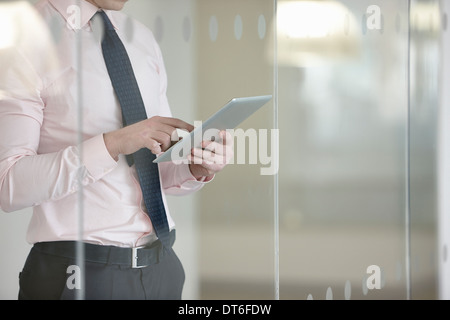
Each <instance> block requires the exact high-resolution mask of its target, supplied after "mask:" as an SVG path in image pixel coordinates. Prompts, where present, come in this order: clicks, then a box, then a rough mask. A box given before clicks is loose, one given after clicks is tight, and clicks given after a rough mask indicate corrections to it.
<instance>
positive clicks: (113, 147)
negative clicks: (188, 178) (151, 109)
mask: <svg viewBox="0 0 450 320" xmlns="http://www.w3.org/2000/svg"><path fill="white" fill-rule="evenodd" d="M176 129H182V130H187V131H189V132H191V131H192V130H193V129H194V127H193V126H192V125H190V124H189V123H186V122H184V121H183V120H180V119H176V118H168V117H160V116H155V117H152V118H149V119H146V120H143V121H140V122H137V123H135V124H132V125H129V126H126V127H124V128H122V129H119V130H116V131H111V132H108V133H105V134H104V135H103V138H104V140H105V145H106V148H107V149H108V151H109V153H110V155H111V157H113V158H114V159H115V160H116V161H117V160H118V159H119V158H118V157H119V154H123V155H127V154H132V153H134V152H136V151H138V150H140V149H142V148H147V149H150V151H151V152H152V153H153V154H159V153H161V152H164V151H166V150H167V149H168V148H169V147H170V146H171V144H172V136H173V134H174V131H175V130H176Z"/></svg>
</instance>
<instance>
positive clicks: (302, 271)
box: [0, 0, 450, 300]
mask: <svg viewBox="0 0 450 320" xmlns="http://www.w3.org/2000/svg"><path fill="white" fill-rule="evenodd" d="M34 2H36V1H1V2H0V15H2V14H3V15H5V16H6V15H8V13H9V11H8V10H12V9H11V8H12V6H13V5H17V4H19V3H20V4H21V5H24V8H27V10H31V11H32V10H33V9H32V6H31V5H32V4H33V3H34ZM124 11H125V12H126V13H128V14H129V15H130V16H131V17H133V18H135V19H137V20H139V21H141V22H142V23H144V24H145V25H147V26H148V27H149V28H150V29H151V30H152V31H153V33H154V34H155V37H156V39H157V41H158V43H159V45H160V46H161V50H162V52H163V55H164V59H165V63H166V68H167V73H168V79H169V87H168V98H169V102H170V105H171V108H172V111H173V114H174V115H175V116H176V117H178V118H182V119H185V120H186V121H189V122H191V123H193V122H194V121H200V120H204V119H206V118H207V117H208V116H209V115H211V114H212V113H214V112H215V111H216V110H217V109H218V108H219V107H220V106H222V105H224V104H225V103H226V102H227V101H228V100H230V99H231V98H233V97H238V96H254V95H266V94H271V95H273V99H272V101H271V102H270V103H269V104H267V105H266V106H264V107H263V108H262V109H260V110H259V111H258V112H257V113H255V114H254V115H253V116H252V117H251V118H249V119H248V120H246V121H245V122H244V123H242V124H241V125H240V128H242V129H243V130H246V131H245V132H247V133H249V134H248V137H247V139H246V140H245V141H246V143H247V149H248V150H250V151H249V152H248V154H246V155H245V159H246V161H245V163H243V164H238V163H234V164H232V165H229V166H228V167H227V168H226V169H225V170H224V171H223V172H222V173H220V174H219V175H217V176H216V177H215V179H214V181H213V182H211V183H210V184H208V185H207V186H205V188H203V189H202V190H201V191H200V192H198V193H197V194H195V195H191V196H187V197H180V198H177V197H170V198H169V205H170V208H171V213H172V215H173V217H174V219H175V222H176V224H177V242H176V244H175V250H176V251H177V253H178V254H179V256H180V259H181V261H182V262H183V264H184V267H185V270H186V285H185V290H184V293H183V298H184V299H292V300H294V299H295V300H303V299H317V300H321V299H337V300H339V299H448V298H449V297H450V295H449V293H448V291H449V289H447V288H448V287H449V282H448V278H449V276H448V272H447V271H445V270H446V268H445V266H446V263H447V253H446V250H447V249H446V248H447V246H446V243H447V242H448V240H449V239H448V236H447V235H446V234H445V231H446V230H445V226H448V223H449V221H448V220H449V218H448V217H449V211H448V204H447V202H446V197H442V195H443V194H444V195H445V190H448V189H446V188H447V187H448V186H447V182H446V181H447V180H445V179H444V178H446V174H447V169H446V168H447V166H446V165H445V163H446V161H445V160H447V158H446V157H447V153H446V150H447V147H446V143H445V142H446V141H447V136H448V135H447V129H446V128H447V126H446V120H442V118H441V117H440V115H442V114H444V113H445V112H446V111H445V110H446V108H444V107H445V106H446V105H447V104H446V103H447V100H449V99H448V97H447V95H446V93H445V90H442V89H441V88H442V87H443V86H444V84H445V83H448V82H447V79H446V77H445V76H444V74H445V72H444V70H446V64H445V61H444V59H443V57H444V56H445V52H446V51H445V50H447V45H446V43H447V41H446V38H447V36H446V34H447V32H446V31H447V27H448V26H447V23H448V21H447V13H446V7H445V3H444V1H438V0H429V1H425V0H340V1H337V0H336V1H332V0H316V1H313V0H311V1H301V0H295V1H294V0H289V1H288V0H278V1H276V0H227V1H224V0H145V1H144V0H133V1H129V2H128V3H127V4H126V6H125V9H124ZM22 14H24V11H23V10H22V11H21V13H20V15H22ZM20 15H19V16H20ZM8 16H10V17H11V15H10V14H9V15H8ZM13 17H14V16H13ZM16 17H17V16H16ZM0 21H5V20H2V19H0ZM20 21H21V20H20V19H17V18H15V19H13V18H11V19H10V21H9V23H10V24H11V26H10V27H9V29H7V30H12V31H21V32H22V33H21V32H15V33H14V36H15V37H16V38H17V37H20V35H21V34H23V32H24V30H27V29H26V28H27V25H26V23H20ZM5 23H6V22H5ZM50 27H51V26H50ZM28 28H29V26H28ZM50 29H51V28H50ZM12 31H11V32H12ZM50 31H52V34H53V35H57V30H50ZM5 37H6V36H5ZM11 37H12V36H11ZM0 40H2V41H3V42H1V41H0V49H3V48H2V47H1V44H2V43H5V41H6V40H5V39H0ZM7 40H8V39H7ZM9 41H11V40H10V39H9ZM54 41H57V36H55V37H54ZM449 101H450V100H449ZM444 109H445V110H444ZM443 110H444V111H443ZM254 131H256V132H258V134H257V135H251V134H250V133H251V132H254ZM273 133H277V134H279V140H278V139H276V137H277V135H274V136H272V135H271V134H273ZM265 134H267V135H265ZM252 152H253V153H252ZM256 154H257V155H256ZM255 155H256V158H252V157H253V156H255ZM255 159H256V161H255ZM268 159H269V160H268ZM235 162H237V161H235ZM269 167H271V170H263V169H267V168H269ZM31 214H32V213H31V209H29V210H23V211H20V212H16V213H8V214H6V213H2V214H1V215H0V251H1V252H2V255H3V261H4V262H3V263H2V264H1V265H0V271H1V272H0V298H1V299H16V297H17V292H18V273H19V271H20V270H21V268H22V266H23V263H24V261H25V258H26V255H27V254H28V250H29V248H30V245H29V244H27V243H26V242H25V233H26V228H27V224H28V220H29V217H30V215H31ZM11 244H13V247H14V250H12V249H11ZM371 266H375V267H376V268H375V269H371V268H370V267H371ZM447 269H448V268H447ZM373 270H375V271H373ZM371 284H376V285H377V286H375V287H373V286H371ZM378 284H379V286H378Z"/></svg>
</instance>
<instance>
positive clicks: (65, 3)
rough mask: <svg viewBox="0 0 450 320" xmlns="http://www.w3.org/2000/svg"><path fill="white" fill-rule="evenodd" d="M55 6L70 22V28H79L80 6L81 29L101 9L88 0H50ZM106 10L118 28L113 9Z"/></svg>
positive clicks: (68, 24)
mask: <svg viewBox="0 0 450 320" xmlns="http://www.w3.org/2000/svg"><path fill="white" fill-rule="evenodd" d="M48 1H49V2H50V3H51V4H52V6H53V7H55V9H56V10H57V11H58V12H59V13H60V14H61V15H62V16H63V17H64V19H65V20H66V21H67V22H68V23H67V26H68V28H71V29H73V30H75V29H77V26H76V24H75V23H74V22H75V21H76V19H75V16H74V15H75V14H77V8H79V12H80V20H79V22H80V25H79V26H78V27H79V28H80V29H81V28H83V27H84V26H86V24H88V23H89V21H90V20H91V19H92V17H93V16H94V15H95V14H96V13H97V11H99V10H100V9H99V8H98V7H96V6H95V5H93V4H92V3H90V2H88V1H86V0H48ZM103 11H105V13H106V15H107V16H108V18H109V19H110V20H111V23H112V25H113V26H114V28H115V29H116V30H117V29H118V27H117V23H116V21H115V19H114V15H113V12H112V11H111V10H103Z"/></svg>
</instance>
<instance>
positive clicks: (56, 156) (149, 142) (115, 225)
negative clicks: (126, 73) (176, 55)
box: [0, 0, 232, 299]
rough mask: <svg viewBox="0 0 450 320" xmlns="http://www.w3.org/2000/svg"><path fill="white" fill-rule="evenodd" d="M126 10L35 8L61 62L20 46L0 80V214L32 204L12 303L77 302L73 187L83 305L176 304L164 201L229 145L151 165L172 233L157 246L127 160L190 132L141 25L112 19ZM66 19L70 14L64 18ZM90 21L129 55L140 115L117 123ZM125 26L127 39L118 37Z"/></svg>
mask: <svg viewBox="0 0 450 320" xmlns="http://www.w3.org/2000/svg"><path fill="white" fill-rule="evenodd" d="M125 2H126V0H83V1H75V0H41V1H39V2H38V3H37V4H36V8H37V11H38V12H39V13H40V15H41V16H42V17H43V19H44V21H46V22H47V23H48V24H49V25H50V26H51V28H53V29H56V30H57V31H58V34H59V36H58V41H57V42H56V43H55V48H54V49H55V50H56V56H57V58H58V64H57V65H56V66H52V67H50V66H47V65H45V66H43V63H39V58H41V59H44V58H45V57H43V56H42V57H39V56H38V58H37V57H36V54H37V53H38V52H39V50H41V49H42V48H36V50H23V48H21V47H20V46H18V48H17V52H16V55H15V56H14V59H13V60H12V61H13V63H10V64H9V65H8V68H7V70H6V71H5V73H4V76H3V77H1V79H2V80H1V81H0V85H1V88H0V89H1V92H2V93H3V94H2V97H1V98H0V137H1V139H0V207H1V208H2V210H4V211H7V212H10V211H15V210H19V209H22V208H27V207H33V215H32V218H31V221H30V225H29V229H28V233H27V241H28V242H30V243H33V244H34V246H33V248H32V250H31V252H30V254H29V256H28V258H27V261H26V263H25V266H24V268H23V270H22V272H21V273H20V281H19V283H20V292H19V299H74V298H75V297H76V290H77V288H76V287H75V288H74V287H72V286H68V283H69V282H70V281H68V280H69V279H68V276H69V275H70V273H69V272H68V270H72V269H70V268H71V267H73V266H74V265H75V264H76V262H77V261H78V260H76V255H77V252H79V251H77V249H78V248H80V247H78V246H76V245H77V244H79V242H76V241H77V240H80V239H79V229H78V222H79V220H78V213H79V200H80V198H79V196H80V195H79V191H80V188H81V186H80V184H81V185H82V188H81V189H82V193H81V194H82V198H81V199H82V208H83V219H82V220H83V230H82V233H81V237H82V239H81V240H82V241H83V243H84V247H82V248H84V249H83V252H84V253H85V262H84V268H82V269H81V270H82V271H83V272H84V274H83V278H84V279H85V281H84V283H85V286H84V288H82V289H83V292H84V295H85V296H84V297H85V298H86V299H180V298H181V293H182V288H183V284H184V271H183V268H182V265H181V263H180V261H179V260H178V258H177V256H176V254H175V253H174V252H173V249H172V248H171V245H172V244H173V241H174V230H175V224H174V221H173V220H172V218H171V216H170V213H169V210H168V208H167V205H166V202H165V194H175V195H185V194H189V193H192V192H196V191H198V190H200V189H201V188H202V187H203V185H204V184H205V183H207V182H209V181H211V180H212V179H213V177H214V175H215V174H216V173H217V172H219V171H221V170H222V169H223V168H224V166H225V164H226V162H227V160H228V159H230V158H231V155H232V144H231V139H230V137H229V136H225V133H224V132H223V133H221V138H222V139H218V140H217V141H214V142H212V141H205V142H204V144H203V148H206V149H210V150H213V152H209V151H207V150H203V149H193V151H192V154H191V155H190V157H189V159H190V160H191V162H190V163H189V164H181V165H176V164H174V163H169V162H167V163H163V164H160V165H159V176H160V179H158V180H159V181H158V184H159V183H160V185H161V187H160V188H159V187H158V188H157V189H158V190H159V189H160V190H162V191H163V192H162V194H161V196H160V198H159V199H160V200H161V201H162V203H163V207H164V209H163V211H165V213H164V217H166V218H167V221H166V224H168V228H169V230H170V236H167V237H168V238H169V237H170V244H169V245H166V244H165V243H166V242H164V243H163V238H162V236H161V237H160V236H159V234H158V230H156V225H155V222H154V220H153V218H152V217H151V215H150V213H149V212H150V211H151V210H150V206H151V205H152V203H153V202H157V199H155V197H156V196H154V198H152V199H151V200H148V201H147V200H146V201H144V200H145V199H147V198H146V197H145V196H144V195H145V194H146V192H144V191H143V185H142V180H141V179H142V178H141V175H140V173H138V171H139V170H137V169H136V167H137V165H138V163H133V162H128V159H129V156H131V155H132V156H135V155H136V154H137V153H138V151H142V150H144V151H145V150H150V151H151V153H153V154H155V155H157V154H159V153H161V152H163V151H165V150H167V149H168V148H169V147H170V145H171V143H172V141H171V140H172V137H173V133H174V132H175V131H176V129H183V130H187V131H191V130H192V129H193V127H192V126H191V125H190V124H188V123H186V122H184V121H182V120H180V119H176V118H173V117H172V115H171V111H170V108H169V105H168V101H167V97H166V89H167V79H166V73H165V68H164V63H163V58H162V55H161V51H160V49H159V47H158V45H157V43H156V41H155V39H154V37H153V35H152V33H151V32H150V31H149V30H148V29H147V28H145V27H144V26H143V25H142V24H140V23H138V22H136V21H134V20H128V19H129V18H128V17H126V16H125V15H124V14H123V13H121V12H120V10H121V9H122V8H123V6H124V3H125ZM78 5H80V7H78ZM74 6H76V7H74ZM74 8H75V9H79V10H74ZM72 14H79V16H76V17H75V18H76V19H74V20H71V19H72V18H73V16H72ZM99 16H101V19H100V18H99ZM95 19H97V20H95ZM73 21H76V22H77V23H74V22H73ZM95 21H97V22H98V21H102V24H103V28H100V29H101V32H102V34H103V32H105V34H106V32H109V33H108V34H111V38H112V37H114V36H115V34H117V36H118V38H119V39H120V41H121V43H123V46H124V47H125V48H126V53H125V55H127V56H128V57H129V60H130V61H131V65H132V69H133V71H132V72H134V76H135V79H136V82H137V85H138V91H140V95H141V100H142V102H143V105H144V107H145V113H146V119H143V120H140V121H137V122H133V123H128V124H124V123H123V122H124V121H125V120H126V116H125V111H124V110H123V109H122V108H124V106H123V104H124V103H123V102H122V100H121V99H120V95H119V94H118V92H119V91H120V88H117V85H116V84H115V82H114V81H117V80H114V77H113V73H114V72H113V71H111V69H109V67H110V66H109V65H108V62H107V59H106V58H107V56H108V55H109V54H108V53H106V52H105V51H102V50H106V49H105V48H104V45H105V44H104V40H105V37H106V36H102V37H101V39H99V37H96V32H97V33H98V31H99V30H98V29H97V30H96V29H95V28H98V27H99V26H101V24H99V23H95ZM129 21H132V30H133V34H132V35H131V38H132V39H131V40H130V37H127V35H126V34H125V33H124V32H125V30H126V24H127V23H129ZM78 41H80V42H78ZM78 45H80V47H81V48H82V52H81V55H77V48H79V47H78ZM105 47H107V45H105ZM109 47H111V45H110V46H109ZM112 47H117V45H115V44H114V45H112ZM33 49H34V48H33ZM38 49H39V50H38ZM44 50H46V49H44ZM48 50H49V51H50V48H48ZM112 67H114V66H112ZM133 79H134V78H133ZM129 82H130V81H127V82H126V84H128V83H129ZM80 93H82V94H81V95H80ZM127 93H128V94H129V92H127ZM133 107H134V106H133ZM80 117H81V119H82V122H81V126H80V122H79V121H77V119H80ZM80 130H81V132H80ZM80 137H81V140H82V141H81V142H80ZM227 138H228V139H227ZM134 159H138V158H137V157H135V158H134ZM134 161H137V160H134ZM139 161H140V160H139ZM144 198H145V199H144ZM158 219H159V218H158ZM161 235H162V232H161ZM142 246H145V248H144V250H141V249H133V248H140V247H142ZM133 259H139V260H133ZM136 261H144V262H142V263H136Z"/></svg>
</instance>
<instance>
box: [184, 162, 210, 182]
mask: <svg viewBox="0 0 450 320" xmlns="http://www.w3.org/2000/svg"><path fill="white" fill-rule="evenodd" d="M181 166H182V167H181V168H180V176H181V181H184V182H183V183H182V185H183V187H196V186H199V185H202V184H205V183H208V182H210V181H211V180H213V178H214V176H212V177H202V178H200V179H197V178H196V177H194V176H193V175H192V172H191V170H190V169H189V165H188V164H183V165H181Z"/></svg>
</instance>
